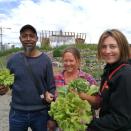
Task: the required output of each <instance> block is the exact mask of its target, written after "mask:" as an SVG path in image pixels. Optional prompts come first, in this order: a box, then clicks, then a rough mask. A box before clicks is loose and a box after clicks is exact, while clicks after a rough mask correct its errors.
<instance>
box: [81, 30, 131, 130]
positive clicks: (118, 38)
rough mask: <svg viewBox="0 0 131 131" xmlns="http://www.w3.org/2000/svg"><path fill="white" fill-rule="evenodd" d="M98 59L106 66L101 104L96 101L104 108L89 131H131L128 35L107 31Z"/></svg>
mask: <svg viewBox="0 0 131 131" xmlns="http://www.w3.org/2000/svg"><path fill="white" fill-rule="evenodd" d="M97 56H98V59H99V60H104V61H105V62H106V66H105V68H104V72H103V75H102V77H101V86H100V94H99V95H98V96H97V97H100V98H101V102H95V101H94V103H96V106H97V107H100V114H99V118H95V119H94V120H92V122H91V124H90V125H89V129H88V130H91V131H131V94H130V93H131V66H130V65H129V64H128V59H129V44H128V41H127V39H126V37H125V36H124V34H123V33H122V32H120V31H119V30H117V29H111V30H107V31H105V32H104V33H103V34H102V35H101V37H100V39H99V43H98V54H97ZM80 97H81V98H83V97H82V95H81V94H80ZM88 97H90V96H86V97H85V99H86V100H88ZM94 103H93V104H94ZM98 103H99V105H97V104H98Z"/></svg>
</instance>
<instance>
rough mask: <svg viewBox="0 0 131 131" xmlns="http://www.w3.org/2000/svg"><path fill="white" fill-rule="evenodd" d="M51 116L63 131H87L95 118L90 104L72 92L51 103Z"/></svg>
mask: <svg viewBox="0 0 131 131" xmlns="http://www.w3.org/2000/svg"><path fill="white" fill-rule="evenodd" d="M49 115H50V116H52V117H53V118H54V120H56V121H57V123H58V125H59V127H60V128H61V129H62V130H63V131H85V130H86V128H87V125H86V124H89V123H90V122H91V120H92V118H93V117H92V111H91V106H90V104H89V103H88V102H87V101H85V100H81V99H80V98H79V96H78V95H75V94H74V93H70V92H68V93H67V94H66V95H65V96H64V97H62V96H58V98H57V99H56V101H55V102H52V103H51V109H50V111H49Z"/></svg>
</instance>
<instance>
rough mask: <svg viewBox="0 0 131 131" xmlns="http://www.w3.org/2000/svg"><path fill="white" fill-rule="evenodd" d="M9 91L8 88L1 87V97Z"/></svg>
mask: <svg viewBox="0 0 131 131" xmlns="http://www.w3.org/2000/svg"><path fill="white" fill-rule="evenodd" d="M8 90H9V88H8V87H6V86H3V85H0V95H4V94H5V93H6V92H7V91H8Z"/></svg>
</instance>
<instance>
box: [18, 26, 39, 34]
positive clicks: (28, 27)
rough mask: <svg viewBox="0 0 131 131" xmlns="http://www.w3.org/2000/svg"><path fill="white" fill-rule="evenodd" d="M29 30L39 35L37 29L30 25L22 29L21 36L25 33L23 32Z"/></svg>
mask: <svg viewBox="0 0 131 131" xmlns="http://www.w3.org/2000/svg"><path fill="white" fill-rule="evenodd" d="M27 29H30V30H32V31H33V32H34V33H35V34H36V35H37V31H36V29H35V28H34V27H33V26H32V25H29V24H27V25H24V26H23V27H22V28H21V29H20V34H21V33H23V32H24V31H25V30H27Z"/></svg>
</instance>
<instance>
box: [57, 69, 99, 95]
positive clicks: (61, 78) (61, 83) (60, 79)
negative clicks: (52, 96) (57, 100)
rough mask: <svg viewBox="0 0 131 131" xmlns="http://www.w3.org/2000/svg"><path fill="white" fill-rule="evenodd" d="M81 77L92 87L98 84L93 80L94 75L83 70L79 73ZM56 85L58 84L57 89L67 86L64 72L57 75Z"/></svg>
mask: <svg viewBox="0 0 131 131" xmlns="http://www.w3.org/2000/svg"><path fill="white" fill-rule="evenodd" d="M79 77H80V78H83V79H85V80H87V81H88V82H89V83H90V85H93V84H94V85H96V84H97V82H96V80H95V79H94V78H93V76H92V75H90V74H88V73H86V72H84V71H82V70H80V71H79ZM55 84H56V88H58V87H62V86H64V85H66V83H65V78H64V71H62V72H61V73H58V74H56V75H55ZM56 96H57V93H56Z"/></svg>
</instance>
